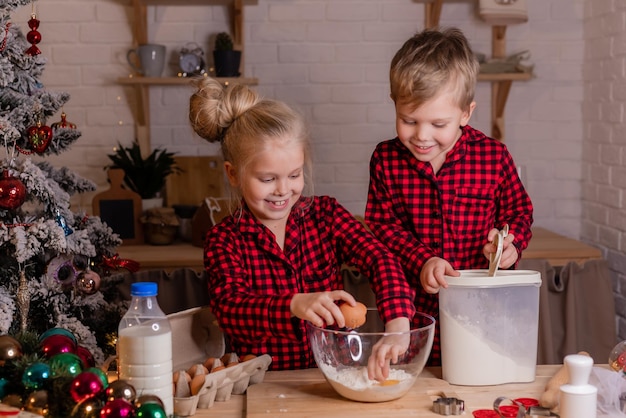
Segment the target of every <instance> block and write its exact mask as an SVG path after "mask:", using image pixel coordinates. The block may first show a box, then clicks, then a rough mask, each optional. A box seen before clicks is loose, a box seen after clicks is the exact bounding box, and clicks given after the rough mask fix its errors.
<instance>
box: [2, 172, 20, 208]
mask: <svg viewBox="0 0 626 418" xmlns="http://www.w3.org/2000/svg"><path fill="white" fill-rule="evenodd" d="M25 199H26V186H24V183H22V181H21V180H20V179H18V178H16V177H13V176H11V175H10V174H9V172H8V171H7V170H4V172H3V173H2V178H1V179H0V208H2V209H17V208H19V207H20V206H22V203H24V200H25Z"/></svg>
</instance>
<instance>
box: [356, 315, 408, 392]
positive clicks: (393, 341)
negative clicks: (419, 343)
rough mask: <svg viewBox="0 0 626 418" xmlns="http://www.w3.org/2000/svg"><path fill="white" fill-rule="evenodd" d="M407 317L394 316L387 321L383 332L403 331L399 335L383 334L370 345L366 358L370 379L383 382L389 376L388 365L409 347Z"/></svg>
mask: <svg viewBox="0 0 626 418" xmlns="http://www.w3.org/2000/svg"><path fill="white" fill-rule="evenodd" d="M410 329H411V325H410V321H409V318H396V319H392V320H391V321H389V322H387V324H386V325H385V332H389V333H393V332H403V334H401V335H385V336H384V337H383V338H381V339H380V340H378V342H377V343H376V344H375V345H374V347H372V353H371V355H370V357H369V358H368V359H367V376H368V377H369V378H370V379H372V380H378V381H379V382H383V381H385V380H387V378H388V377H389V365H390V364H393V363H396V362H397V361H398V357H400V356H401V355H402V354H404V353H405V352H406V350H408V349H409V343H410V342H411V335H410V334H409V333H408V331H409V330H410Z"/></svg>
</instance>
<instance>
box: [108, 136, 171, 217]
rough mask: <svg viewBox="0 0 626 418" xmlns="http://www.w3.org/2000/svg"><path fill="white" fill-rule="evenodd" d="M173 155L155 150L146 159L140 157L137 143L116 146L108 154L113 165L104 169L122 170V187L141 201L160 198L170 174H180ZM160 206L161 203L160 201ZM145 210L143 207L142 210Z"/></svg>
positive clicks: (162, 150) (161, 150)
mask: <svg viewBox="0 0 626 418" xmlns="http://www.w3.org/2000/svg"><path fill="white" fill-rule="evenodd" d="M174 155H175V153H173V152H168V151H166V150H164V149H155V150H153V151H152V153H150V155H148V156H147V157H146V158H143V157H142V155H141V148H140V147H139V144H138V143H137V141H135V142H133V144H132V145H131V146H129V147H124V146H122V145H121V144H120V143H118V144H117V147H116V148H115V152H114V153H113V154H108V157H109V159H110V160H111V161H112V162H113V164H111V165H108V166H106V167H105V168H121V169H122V170H124V185H125V186H126V187H128V188H129V189H130V190H132V191H134V192H135V193H137V194H139V195H140V196H141V198H142V199H144V200H147V199H154V198H161V199H162V195H161V194H162V192H163V190H164V188H165V182H166V180H167V177H168V176H169V175H170V174H174V173H178V172H180V171H181V170H180V168H179V167H178V166H177V165H176V160H175V159H174ZM161 206H162V201H161ZM145 209H147V208H145V207H144V210H145Z"/></svg>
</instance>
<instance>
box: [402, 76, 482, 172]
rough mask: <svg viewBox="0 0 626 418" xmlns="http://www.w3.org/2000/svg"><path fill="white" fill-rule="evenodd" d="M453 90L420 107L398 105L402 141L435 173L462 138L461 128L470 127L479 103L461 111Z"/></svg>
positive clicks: (445, 90)
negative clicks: (430, 166) (469, 123)
mask: <svg viewBox="0 0 626 418" xmlns="http://www.w3.org/2000/svg"><path fill="white" fill-rule="evenodd" d="M451 87H452V86H450V85H449V86H447V87H445V88H443V89H442V90H441V91H440V92H439V93H438V94H437V95H436V96H435V97H433V98H432V99H429V100H427V101H425V102H424V103H422V104H421V105H419V107H417V108H415V106H414V105H412V104H406V103H401V102H400V103H399V102H396V132H397V134H398V138H400V141H401V142H402V144H404V146H405V147H407V148H408V150H409V151H411V154H413V156H415V158H417V159H418V160H419V161H423V162H429V163H430V164H431V165H432V167H433V170H434V172H435V173H437V172H438V171H439V169H440V168H441V166H442V165H443V163H444V161H445V159H446V154H447V152H448V151H450V150H451V149H452V147H453V146H454V144H456V141H458V139H459V138H460V136H461V129H460V127H461V126H465V125H467V123H468V122H469V119H470V117H471V116H472V112H473V111H474V108H475V107H476V103H475V102H472V103H471V104H470V106H469V108H468V109H466V110H463V109H461V108H460V107H459V105H458V102H457V100H456V95H455V94H454V89H453V88H451Z"/></svg>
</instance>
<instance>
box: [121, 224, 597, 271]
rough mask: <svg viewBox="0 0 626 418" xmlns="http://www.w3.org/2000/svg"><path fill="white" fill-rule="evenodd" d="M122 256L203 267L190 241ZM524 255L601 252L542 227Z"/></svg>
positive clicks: (557, 262)
mask: <svg viewBox="0 0 626 418" xmlns="http://www.w3.org/2000/svg"><path fill="white" fill-rule="evenodd" d="M118 252H119V255H120V257H121V258H125V259H131V260H135V261H138V262H139V263H140V264H141V268H142V269H143V270H161V269H162V270H166V271H171V270H175V269H178V268H186V267H188V268H192V269H194V270H197V271H201V270H202V268H203V259H202V257H203V254H202V248H200V247H194V246H192V245H191V244H189V243H175V244H172V245H122V246H120V247H119V248H118ZM523 257H524V258H525V259H546V260H548V261H549V262H550V264H551V265H552V266H554V267H563V266H564V265H565V264H567V263H568V262H570V261H576V262H579V263H581V262H584V261H587V260H592V259H599V258H602V252H601V251H600V250H599V249H597V248H594V247H592V246H590V245H587V244H585V243H583V242H580V241H577V240H575V239H572V238H567V237H564V236H563V235H559V234H556V233H554V232H552V231H549V230H547V229H545V228H540V227H535V228H533V238H532V239H531V241H530V244H529V245H528V248H527V249H526V251H524V255H523Z"/></svg>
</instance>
